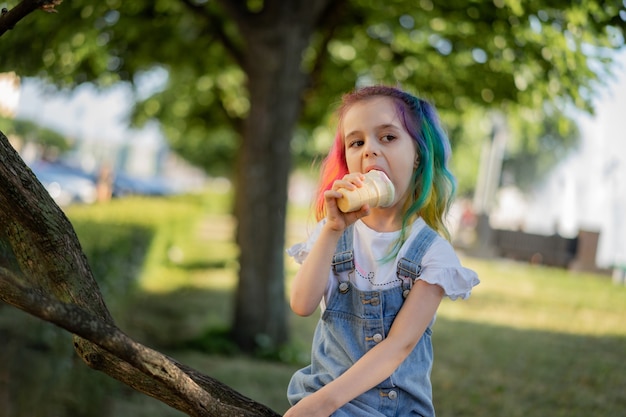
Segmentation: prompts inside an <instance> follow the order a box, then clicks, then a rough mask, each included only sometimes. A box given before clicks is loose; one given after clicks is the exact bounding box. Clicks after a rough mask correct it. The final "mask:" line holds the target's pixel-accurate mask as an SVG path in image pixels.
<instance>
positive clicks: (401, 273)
mask: <svg viewBox="0 0 626 417" xmlns="http://www.w3.org/2000/svg"><path fill="white" fill-rule="evenodd" d="M436 237H437V232H435V231H434V230H433V229H432V228H430V227H429V226H428V225H424V227H423V228H422V230H420V231H419V233H418V234H417V236H415V239H413V242H411V244H410V246H409V248H408V250H407V251H406V254H405V255H404V257H402V258H401V259H400V260H399V261H398V270H397V272H396V274H397V276H398V278H401V279H402V278H410V279H411V281H415V280H416V279H417V278H418V277H419V276H420V275H421V274H422V258H423V257H424V254H425V253H426V251H427V250H428V248H430V245H432V243H433V241H434V240H435V238H436Z"/></svg>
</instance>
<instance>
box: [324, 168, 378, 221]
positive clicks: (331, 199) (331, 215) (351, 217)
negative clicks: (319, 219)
mask: <svg viewBox="0 0 626 417" xmlns="http://www.w3.org/2000/svg"><path fill="white" fill-rule="evenodd" d="M364 180H365V176H364V175H363V174H361V173H358V172H356V173H351V174H346V175H345V176H344V177H343V178H342V179H340V180H337V181H335V182H334V183H333V187H332V188H331V189H330V190H327V191H326V192H324V200H325V201H326V224H327V225H328V227H330V228H331V229H333V230H336V231H343V230H345V228H346V227H348V226H349V225H351V224H352V223H354V222H356V221H357V220H358V219H360V218H361V217H365V216H367V215H369V214H370V207H369V205H367V204H366V205H364V206H363V207H361V208H360V209H359V210H357V211H352V212H350V213H343V212H342V211H341V210H339V207H337V199H339V198H341V197H342V194H341V193H340V192H339V191H338V190H339V189H340V188H344V189H346V190H354V189H356V188H357V187H362V186H363V184H364Z"/></svg>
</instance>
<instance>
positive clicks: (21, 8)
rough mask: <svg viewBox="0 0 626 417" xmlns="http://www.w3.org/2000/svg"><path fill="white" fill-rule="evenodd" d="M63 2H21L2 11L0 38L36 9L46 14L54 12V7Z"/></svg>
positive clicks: (30, 0) (50, 0) (28, 0)
mask: <svg viewBox="0 0 626 417" xmlns="http://www.w3.org/2000/svg"><path fill="white" fill-rule="evenodd" d="M62 1H63V0H22V1H21V2H19V3H18V4H17V6H15V7H14V8H12V9H11V10H7V9H3V10H2V14H1V15H0V36H2V35H3V34H4V33H5V32H6V31H8V30H11V29H13V28H14V27H15V25H16V24H17V22H19V21H20V20H22V19H23V18H25V17H26V16H28V15H29V14H31V13H32V12H34V11H35V10H37V9H42V10H44V11H46V12H56V9H55V6H57V5H59V4H61V2H62Z"/></svg>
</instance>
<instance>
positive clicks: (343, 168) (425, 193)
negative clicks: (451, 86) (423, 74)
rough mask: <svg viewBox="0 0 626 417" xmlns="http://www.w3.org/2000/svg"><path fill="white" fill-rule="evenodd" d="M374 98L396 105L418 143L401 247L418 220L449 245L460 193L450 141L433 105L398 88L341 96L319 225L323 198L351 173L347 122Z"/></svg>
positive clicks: (324, 166) (375, 88)
mask: <svg viewBox="0 0 626 417" xmlns="http://www.w3.org/2000/svg"><path fill="white" fill-rule="evenodd" d="M373 97H389V98H391V99H393V101H394V102H395V104H396V111H397V113H398V116H399V118H400V120H402V124H403V126H404V128H405V129H406V131H407V132H408V133H409V135H410V136H411V137H412V138H413V140H414V141H415V144H416V148H417V154H418V156H419V165H418V167H417V169H416V170H415V171H414V172H413V178H412V180H411V184H412V187H413V190H412V193H411V194H410V197H409V198H408V199H407V202H406V204H405V209H404V215H403V217H402V233H401V236H400V241H399V244H402V242H403V241H404V240H405V234H406V226H407V225H408V224H409V223H410V222H411V221H412V220H413V219H415V218H416V217H417V216H421V217H422V218H423V219H424V221H425V222H426V224H428V225H429V226H430V227H432V228H433V229H435V230H436V231H437V232H439V233H440V234H442V235H443V236H444V237H446V238H447V239H449V238H450V234H449V232H448V229H447V228H446V225H445V223H444V218H445V216H446V214H447V212H448V210H449V208H450V205H451V203H452V199H453V197H454V192H455V190H456V182H455V179H454V176H453V175H452V173H451V172H450V171H449V170H448V161H449V159H450V154H451V150H450V141H449V140H448V136H447V135H446V133H445V132H444V130H443V129H442V127H441V124H440V122H439V116H438V115H437V111H436V110H435V108H434V107H433V106H432V105H431V104H430V103H428V102H426V101H425V100H422V99H420V98H417V97H415V96H413V95H411V94H409V93H407V92H404V91H402V90H400V89H397V88H394V87H387V86H371V87H364V88H359V89H356V90H354V91H352V92H351V93H348V94H346V95H344V96H343V98H342V103H341V106H340V107H339V109H338V116H339V123H338V128H337V133H336V135H335V140H334V142H333V145H332V147H331V148H330V151H329V153H328V155H327V156H326V158H325V159H324V161H323V162H322V167H321V174H320V182H319V186H318V190H317V198H316V201H315V214H316V218H317V220H318V221H319V220H321V219H322V218H324V217H325V215H326V207H325V202H324V192H325V191H326V190H329V189H330V188H331V187H332V185H333V183H334V182H335V180H337V179H340V178H343V176H344V175H346V174H347V173H348V165H347V162H346V153H345V143H344V139H345V138H344V137H343V134H342V131H343V129H342V125H343V118H344V116H345V114H346V112H347V111H348V109H350V107H351V106H352V105H353V104H355V103H358V102H360V101H363V100H368V99H371V98H373Z"/></svg>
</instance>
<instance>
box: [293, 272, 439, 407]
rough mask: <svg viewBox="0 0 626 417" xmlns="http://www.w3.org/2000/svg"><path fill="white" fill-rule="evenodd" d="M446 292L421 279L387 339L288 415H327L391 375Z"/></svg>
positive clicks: (412, 345) (299, 403)
mask: <svg viewBox="0 0 626 417" xmlns="http://www.w3.org/2000/svg"><path fill="white" fill-rule="evenodd" d="M443 295H444V292H443V289H442V288H441V287H440V286H438V285H433V284H429V283H427V282H425V281H422V280H418V281H417V282H416V283H415V285H414V286H413V289H412V290H411V292H410V293H409V296H408V297H407V299H406V300H405V302H404V305H403V306H402V308H401V309H400V312H399V313H398V315H397V316H396V319H395V320H394V322H393V324H392V326H391V330H390V331H389V335H388V336H387V338H386V339H384V340H383V341H382V342H380V343H379V344H378V345H376V346H375V347H374V348H372V349H371V350H369V351H368V352H367V353H366V354H365V355H364V356H363V357H361V359H359V360H358V361H357V362H356V363H355V364H354V365H352V367H351V368H350V369H348V370H347V371H346V372H345V373H344V374H343V375H341V376H340V377H339V378H337V379H335V380H334V381H332V382H331V383H329V384H328V385H326V386H324V387H323V388H321V389H320V390H319V391H317V392H315V393H313V394H311V395H309V396H307V397H305V398H303V399H302V400H301V401H300V402H298V403H297V404H296V405H295V406H293V407H292V408H291V409H289V410H288V411H287V413H286V414H285V417H297V416H307V417H328V416H329V415H330V414H332V413H333V412H334V411H335V410H337V409H338V408H340V407H341V406H343V405H344V404H346V403H348V402H350V401H351V400H352V399H354V398H355V397H357V396H359V395H360V394H362V393H364V392H365V391H367V390H368V389H370V388H372V387H374V386H376V385H377V384H379V383H380V382H381V381H383V380H385V378H387V377H389V376H390V375H391V374H392V373H393V371H395V370H396V368H397V367H398V366H399V365H400V364H401V363H402V361H404V359H406V357H407V356H408V355H409V353H410V352H411V351H412V350H413V349H414V348H415V346H416V345H417V343H418V342H419V340H420V338H421V337H422V334H424V331H425V330H426V327H427V326H428V324H429V323H430V321H431V320H432V318H433V316H434V315H435V313H436V311H437V308H438V307H439V304H440V303H441V299H442V298H443Z"/></svg>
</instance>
